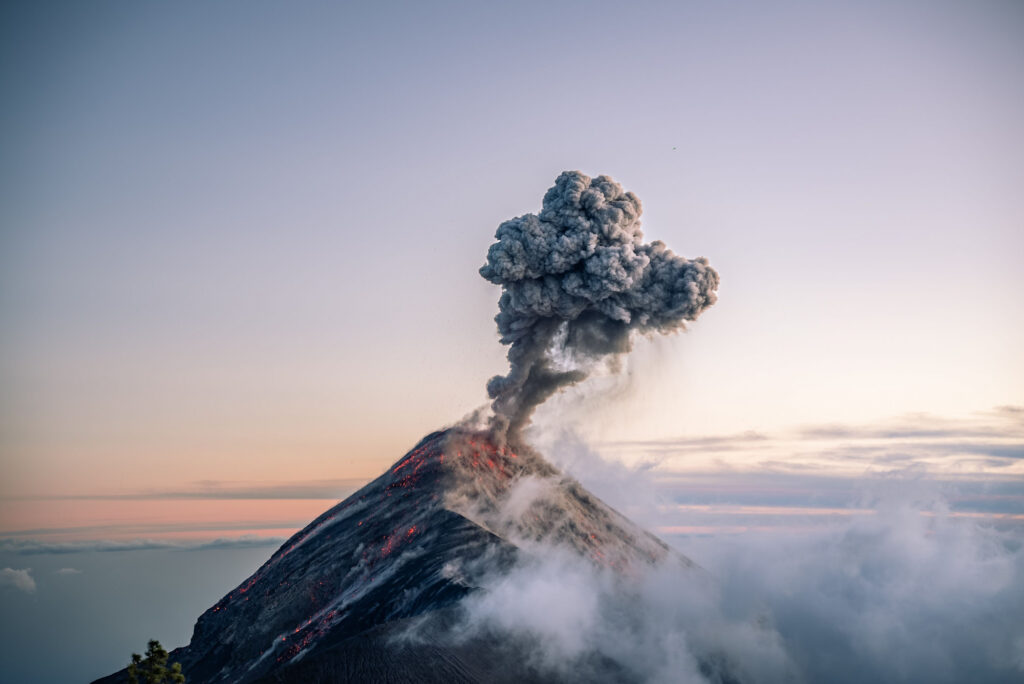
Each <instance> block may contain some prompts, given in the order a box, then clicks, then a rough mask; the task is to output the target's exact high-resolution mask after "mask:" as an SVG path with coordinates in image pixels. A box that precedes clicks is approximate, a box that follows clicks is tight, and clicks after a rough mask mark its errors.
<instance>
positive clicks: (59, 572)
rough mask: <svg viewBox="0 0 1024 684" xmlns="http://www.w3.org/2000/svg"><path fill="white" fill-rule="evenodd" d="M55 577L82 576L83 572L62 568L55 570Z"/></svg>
mask: <svg viewBox="0 0 1024 684" xmlns="http://www.w3.org/2000/svg"><path fill="white" fill-rule="evenodd" d="M53 574H55V575H81V574H82V571H81V570H79V569H77V568H61V569H60V570H54V571H53Z"/></svg>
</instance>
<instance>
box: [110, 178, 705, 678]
mask: <svg viewBox="0 0 1024 684" xmlns="http://www.w3.org/2000/svg"><path fill="white" fill-rule="evenodd" d="M639 216H640V202H639V200H638V199H637V198H636V197H635V196H634V195H633V194H632V193H628V192H624V191H623V190H622V188H621V187H619V186H618V184H616V183H615V182H614V181H612V180H611V179H609V178H607V177H605V176H601V177H598V178H596V179H590V178H588V177H587V176H585V175H583V174H581V173H579V172H566V173H563V174H562V175H561V176H560V177H559V178H558V180H557V181H556V183H555V186H554V187H552V188H551V189H550V190H549V191H548V193H547V194H546V195H545V198H544V203H543V209H542V211H541V212H540V213H539V214H538V215H533V214H528V215H525V216H522V217H519V218H516V219H513V220H511V221H507V222H505V223H503V224H502V225H501V226H500V227H499V229H498V232H497V238H498V241H497V242H496V243H495V244H494V245H492V247H491V249H490V251H489V253H488V260H487V264H486V265H485V266H484V267H483V268H482V269H481V274H482V275H483V276H484V277H485V278H487V279H488V280H490V281H492V282H494V283H497V284H500V285H502V288H503V293H502V295H501V299H500V302H499V308H500V312H499V314H498V316H497V318H496V321H497V323H498V329H499V332H500V333H501V339H502V342H503V343H505V344H508V345H509V347H510V348H509V353H508V358H509V362H510V370H509V373H508V374H507V375H506V376H498V377H496V378H494V379H492V380H491V382H490V383H489V385H488V391H489V393H490V395H491V397H492V399H493V405H492V413H491V414H490V418H489V419H488V420H487V423H486V427H484V428H474V427H470V426H469V425H468V424H463V425H460V426H457V427H454V428H451V429H449V430H445V431H442V432H436V433H433V434H431V435H429V436H427V437H425V438H424V439H423V440H421V441H420V443H419V444H417V445H416V447H415V448H413V449H412V451H410V452H409V453H408V454H406V455H405V456H404V457H403V458H402V459H400V460H399V461H398V462H397V463H395V464H394V465H393V466H392V467H391V468H390V469H389V470H388V471H387V472H385V473H384V474H383V475H381V476H380V477H379V478H377V479H376V480H374V481H373V482H370V483H369V484H367V485H366V486H365V487H363V488H362V489H361V490H359V491H358V492H356V493H355V494H353V495H352V496H350V497H349V498H348V499H346V500H345V501H343V502H341V503H339V504H338V505H337V506H335V507H334V508H332V509H331V510H329V511H327V512H326V513H324V514H323V515H321V516H320V517H319V518H317V519H316V520H314V521H313V522H312V523H311V524H310V525H308V526H307V527H306V528H305V529H303V530H302V531H300V532H298V533H297V534H296V535H294V536H293V537H292V538H291V539H289V540H288V541H287V542H286V543H285V544H284V545H283V546H282V547H281V548H280V549H278V551H277V552H276V553H275V554H274V555H273V556H271V558H270V559H269V560H268V561H267V562H266V563H265V564H264V565H263V566H262V567H261V568H259V569H258V570H257V571H256V572H255V573H254V574H253V575H252V576H251V577H250V578H248V579H247V580H246V581H245V582H243V583H242V584H241V585H239V586H238V587H236V588H235V589H234V590H233V591H231V592H230V593H228V594H227V595H226V596H225V597H224V598H222V599H221V600H220V601H218V602H217V603H216V604H215V605H214V606H212V607H211V608H209V609H208V610H207V611H206V612H205V613H203V615H201V616H200V617H199V620H198V622H197V623H196V626H195V631H194V633H193V636H192V640H191V642H190V643H189V645H188V646H186V647H184V648H180V649H177V650H175V651H174V652H172V654H171V658H172V660H174V661H179V662H181V664H182V666H183V669H184V672H185V674H186V675H187V677H188V681H189V682H193V683H199V682H316V681H324V682H326V681H353V682H375V681H436V682H493V681H545V675H544V673H543V672H540V671H538V670H536V669H535V668H534V667H533V665H532V664H531V663H530V662H529V659H528V658H526V657H525V655H526V654H524V653H523V652H522V648H523V645H522V644H519V645H517V644H513V643H511V641H507V640H503V639H501V638H498V637H495V635H493V634H487V635H484V634H481V635H479V636H478V637H475V638H468V639H466V638H462V639H450V638H448V636H446V635H447V630H448V627H449V626H451V625H452V624H453V623H455V622H457V621H458V619H459V606H460V603H461V602H462V599H464V598H465V597H467V596H468V595H471V594H473V592H476V591H483V589H481V586H483V585H484V584H485V580H486V579H487V578H489V577H491V578H492V577H494V576H495V575H500V574H501V573H503V572H505V571H506V570H508V569H509V568H511V567H513V566H515V565H516V564H517V563H520V562H521V561H522V560H523V559H524V558H527V557H531V556H534V557H535V556H538V555H543V554H547V553H564V554H569V555H572V556H574V557H577V558H580V559H585V562H588V563H590V564H592V565H594V566H595V567H598V568H603V569H606V571H607V572H608V573H610V574H613V575H615V576H617V577H621V578H623V579H624V581H626V580H628V578H629V577H630V576H631V575H633V574H634V573H637V572H639V571H641V570H642V569H643V568H646V567H650V566H653V565H655V564H661V563H674V564H677V565H678V568H679V570H680V572H685V571H686V570H687V569H689V568H692V567H693V564H692V563H691V562H690V561H689V560H687V559H685V558H683V557H682V556H680V555H678V554H676V553H674V552H673V551H671V550H670V549H669V548H668V547H667V546H666V545H665V544H664V543H663V542H661V541H660V540H659V539H657V538H656V537H654V536H653V535H651V534H650V533H648V532H646V531H644V530H642V529H640V528H639V527H637V526H636V525H635V524H633V523H632V522H630V521H629V520H627V519H626V518H625V517H623V516H622V515H620V514H619V513H617V512H616V511H614V510H613V509H611V508H610V507H609V506H607V505H606V504H604V503H603V502H602V501H600V500H599V499H598V498H597V497H595V496H593V495H592V494H590V493H589V492H588V491H587V490H586V489H584V488H583V487H582V486H581V485H580V484H579V483H578V482H577V481H576V480H574V479H573V478H571V477H569V476H566V475H564V474H563V473H561V472H560V471H559V470H558V469H557V468H555V467H554V466H553V465H551V464H550V463H548V462H547V461H546V460H545V459H544V458H543V457H542V456H541V455H540V454H538V453H536V452H535V451H534V450H533V449H531V448H530V447H528V446H527V445H526V442H525V439H524V437H523V434H522V432H523V429H524V428H525V427H526V426H527V425H528V424H529V420H530V416H531V413H532V411H533V409H534V408H535V407H536V406H537V405H539V404H540V403H541V402H542V401H544V399H546V398H547V397H549V396H550V395H551V394H553V393H554V392H556V391H558V390H559V389H561V388H563V387H566V386H568V385H572V384H575V383H577V382H580V381H581V380H583V379H584V378H585V377H586V376H587V375H588V374H589V373H590V372H591V371H592V370H594V369H595V368H597V367H598V366H599V365H600V364H601V363H606V364H607V367H609V368H611V369H612V370H614V369H615V368H616V364H617V360H618V358H619V357H620V356H621V355H622V354H624V353H626V352H627V351H628V350H629V349H630V346H631V340H632V336H633V333H634V332H636V333H640V334H650V333H653V332H672V331H676V330H679V329H681V328H682V326H683V322H684V321H685V320H693V319H695V318H696V317H697V316H698V315H699V313H700V312H701V311H703V309H704V308H706V307H707V306H709V305H710V304H712V303H713V302H714V299H715V293H714V290H715V288H716V287H717V285H718V276H717V274H716V273H715V271H714V270H712V269H711V268H710V267H709V266H708V265H707V262H706V261H704V260H703V259H696V260H688V259H685V258H683V257H679V256H677V255H675V254H673V253H672V252H671V251H669V250H668V249H667V248H666V247H665V246H664V245H663V244H661V243H660V242H655V243H651V244H645V243H643V241H642V238H643V236H642V233H641V232H640V229H639ZM413 628H415V629H413ZM411 632H415V638H412V637H410V636H409V635H410V633H411ZM596 657H600V655H599V654H598V655H597V656H596ZM605 666H606V669H605V671H606V672H608V673H609V675H608V678H609V679H611V680H622V679H623V677H622V676H621V675H622V673H621V672H619V671H617V670H616V666H615V663H614V662H611V661H609V662H608V663H606V664H605ZM122 677H123V673H118V674H116V675H111V676H110V677H108V678H105V679H103V680H99V681H101V682H114V681H120V680H121V678H122Z"/></svg>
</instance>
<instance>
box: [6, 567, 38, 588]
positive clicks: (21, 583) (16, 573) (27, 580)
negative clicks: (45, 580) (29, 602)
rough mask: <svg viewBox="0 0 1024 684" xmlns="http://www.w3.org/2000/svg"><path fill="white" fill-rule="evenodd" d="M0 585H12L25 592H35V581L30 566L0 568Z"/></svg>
mask: <svg viewBox="0 0 1024 684" xmlns="http://www.w3.org/2000/svg"><path fill="white" fill-rule="evenodd" d="M0 587H13V588H14V589H17V590H19V591H23V592H25V593H26V594H32V593H35V590H36V581H35V580H34V579H33V578H32V568H24V569H22V570H15V569H14V568H4V569H3V570H0Z"/></svg>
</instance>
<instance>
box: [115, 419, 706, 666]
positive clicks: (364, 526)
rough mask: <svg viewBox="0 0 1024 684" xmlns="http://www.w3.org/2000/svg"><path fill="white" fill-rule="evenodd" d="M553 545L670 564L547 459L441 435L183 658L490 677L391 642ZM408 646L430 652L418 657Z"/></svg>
mask: <svg viewBox="0 0 1024 684" xmlns="http://www.w3.org/2000/svg"><path fill="white" fill-rule="evenodd" d="M551 546H557V547H562V548H565V549H570V550H572V551H574V552H576V553H579V554H581V555H583V556H585V557H587V558H590V559H591V560H592V561H593V562H595V563H601V564H606V565H609V566H611V567H613V568H616V569H619V570H624V571H628V569H629V568H630V567H631V566H634V565H635V564H638V563H640V564H646V563H652V562H655V561H657V560H659V559H661V558H664V557H665V556H666V555H667V554H668V549H667V547H666V546H665V545H664V544H663V543H662V542H661V541H660V540H658V539H657V538H655V537H654V536H652V535H650V534H648V533H646V532H644V531H642V530H640V529H639V528H637V527H636V526H635V525H633V524H632V523H631V522H630V521H629V520H627V519H626V518H624V517H623V516H621V515H619V514H618V513H617V512H615V511H613V510H612V509H610V508H609V507H608V506H606V505H605V504H604V503H602V502H601V501H600V500H599V499H597V498H596V497H594V496H593V495H591V494H589V493H588V492H587V491H586V490H585V489H583V487H581V486H580V485H579V483H577V482H576V481H575V480H572V479H570V478H566V477H564V476H562V475H561V474H559V473H558V471H557V470H556V469H555V468H553V467H552V466H551V465H549V464H548V463H547V462H546V461H544V460H543V459H542V458H541V457H540V456H538V455H536V454H534V453H532V452H521V453H516V452H515V451H513V450H512V449H510V448H508V447H501V448H498V447H495V446H494V445H493V444H491V443H490V442H489V441H488V440H487V439H486V437H484V436H483V435H481V434H477V433H472V432H466V431H458V430H450V431H446V432H436V433H434V434H431V435H429V436H427V437H426V438H424V439H423V440H422V441H421V442H420V443H419V444H418V445H417V446H416V447H415V448H414V449H413V450H412V451H410V452H409V453H408V454H406V456H405V457H404V458H402V459H401V460H400V461H398V462H397V463H396V464H395V465H394V466H393V467H392V468H391V469H390V470H388V472H386V473H385V474H383V475H382V476H380V477H379V478H377V479H376V480H374V481H373V482H371V483H369V484H368V485H366V486H365V487H363V488H362V489H361V490H359V491H358V492H356V493H355V494H353V495H352V496H350V497H349V498H348V499H346V500H345V501H343V502H341V503H340V504H338V505H337V506H335V507H334V508H332V509H330V510H329V511H327V512H326V513H324V514H323V515H321V516H320V517H319V518H317V519H316V520H314V521H313V522H312V523H311V524H310V525H308V526H307V527H306V528H305V529H303V530H302V531H300V532H298V533H297V534H296V535H295V536H293V537H292V538H291V539H289V540H288V541H287V542H286V543H285V544H284V545H283V546H282V547H281V548H280V549H278V550H277V552H276V553H274V555H273V556H271V558H270V559H269V560H268V561H267V562H266V563H265V564H264V565H263V566H262V567H261V568H260V569H259V570H257V571H256V572H255V573H254V574H253V575H252V576H251V577H250V578H248V579H247V580H246V581H245V582H243V583H242V584H241V585H239V586H238V587H236V588H235V589H234V590H233V591H231V592H230V593H229V594H228V595H227V596H225V597H224V598H222V599H221V600H220V601H218V602H217V604H216V605H214V606H213V607H211V608H210V609H209V610H207V611H206V612H205V613H203V614H202V615H201V616H200V617H199V620H198V621H197V623H196V627H195V631H194V633H193V636H192V640H191V642H190V643H189V645H188V646H186V647H184V648H181V649H177V650H175V651H174V652H173V653H172V658H173V659H174V660H177V661H180V662H181V663H182V666H183V668H184V671H185V673H186V675H187V677H188V681H189V682H190V683H192V684H198V683H201V682H255V681H282V682H283V681H405V680H407V674H408V672H407V671H412V670H410V668H421V670H422V671H423V672H427V671H430V672H433V673H434V675H436V676H437V677H439V679H437V681H480V680H481V677H482V676H483V675H481V674H480V673H479V668H476V667H475V666H474V665H473V663H471V662H469V661H470V660H476V661H480V662H488V661H490V662H494V661H495V659H494V658H490V659H489V658H486V657H481V656H480V652H479V651H480V649H479V647H478V648H477V649H476V651H475V652H474V654H473V658H469V659H467V658H466V657H465V654H462V655H461V656H460V654H459V653H458V652H456V651H454V650H451V649H448V650H446V649H445V648H442V647H436V648H435V647H426V646H417V647H413V646H409V645H406V646H401V647H399V646H390V645H389V644H388V641H387V639H386V638H384V636H383V635H386V634H387V633H389V631H390V629H391V626H393V625H397V624H400V622H401V621H402V620H403V618H409V617H413V616H417V615H421V614H424V613H428V612H436V611H443V609H444V608H445V607H446V606H450V605H451V604H452V603H454V602H455V601H457V600H458V599H460V598H461V597H462V596H464V595H465V594H466V593H467V592H468V591H471V590H472V589H473V587H474V586H475V585H476V582H477V578H478V577H479V576H480V574H481V573H483V572H493V571H495V570H500V569H501V568H502V567H505V566H506V565H508V564H510V563H511V562H513V561H514V559H515V556H516V554H517V553H518V552H519V550H520V549H523V548H526V549H532V548H537V547H543V548H550V547H551ZM683 562H684V563H685V562H687V561H685V559H683ZM389 649H398V650H395V651H394V652H393V653H392V652H391V651H389ZM402 649H405V650H407V651H408V650H410V649H419V650H418V651H417V655H416V658H415V659H413V658H403V657H401V650H402ZM389 653H390V655H389ZM332 654H333V655H332ZM324 663H329V664H328V665H325V664H324ZM360 663H362V664H360ZM413 663H418V664H415V665H414V664H413ZM403 668H404V669H403ZM122 678H123V674H122V673H118V674H116V675H111V677H108V678H105V679H102V680H98V681H99V682H113V681H122Z"/></svg>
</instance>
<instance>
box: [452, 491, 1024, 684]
mask: <svg viewBox="0 0 1024 684" xmlns="http://www.w3.org/2000/svg"><path fill="white" fill-rule="evenodd" d="M941 507H942V502H941V501H935V502H932V504H931V505H930V506H929V509H928V510H926V511H925V510H920V509H918V508H916V507H913V506H908V505H905V504H903V503H901V501H900V497H898V496H894V497H893V498H891V499H889V500H887V501H883V502H880V503H879V508H878V510H877V511H876V512H874V513H872V514H871V515H866V516H859V517H856V518H854V519H849V520H843V521H841V522H839V523H837V524H834V525H831V526H829V527H827V528H824V529H821V530H819V531H817V532H816V533H814V534H804V533H801V534H790V533H785V532H772V533H757V534H746V535H737V536H726V537H702V538H689V539H681V540H677V545H678V546H679V547H680V549H681V550H682V551H683V552H684V553H686V555H688V556H689V557H691V558H692V559H693V560H695V561H696V562H697V563H699V564H701V565H702V566H703V567H704V568H705V569H706V570H707V571H706V572H704V571H701V570H696V571H684V570H682V569H681V568H680V567H678V566H674V565H672V564H671V563H670V564H667V565H662V566H660V567H658V568H653V569H651V570H650V571H648V572H646V573H644V574H641V575H639V576H636V577H632V578H630V579H628V580H623V579H622V578H619V577H615V576H613V575H612V574H611V573H608V572H605V571H602V570H600V569H597V568H594V567H593V566H591V565H590V564H588V563H586V562H582V561H580V560H579V559H572V558H569V557H564V556H561V557H559V556H551V555H544V556H543V557H540V556H538V557H533V558H530V559H527V560H526V561H524V562H523V563H522V564H521V565H520V566H518V567H517V568H516V569H515V570H513V571H512V572H511V573H510V574H506V575H500V576H495V577H494V578H493V579H492V580H491V582H490V583H489V584H487V585H486V586H485V588H484V591H482V592H479V593H477V594H474V595H471V597H470V598H469V599H468V600H467V601H466V602H465V603H464V605H463V607H464V610H465V618H464V624H463V629H465V630H466V632H465V633H468V634H472V633H477V632H479V631H480V630H484V631H486V632H490V633H492V634H494V635H497V636H499V637H504V638H509V639H514V640H517V641H520V642H524V643H527V644H529V645H531V646H532V648H531V649H530V650H531V652H532V653H533V654H534V657H535V659H536V660H535V662H534V663H533V665H534V666H535V667H537V668H539V669H541V670H547V671H551V672H554V673H556V674H558V675H560V676H564V677H574V678H578V677H579V675H580V673H581V672H583V673H585V676H584V677H583V679H585V680H593V681H603V680H602V676H601V674H600V673H601V672H602V671H603V672H605V673H607V669H606V668H607V664H606V663H605V664H602V665H601V667H600V668H598V669H597V670H594V671H592V672H591V671H588V670H587V668H589V667H593V665H594V663H595V659H596V662H599V663H601V662H603V660H601V659H611V661H613V662H614V667H615V668H617V669H615V675H614V676H612V677H611V678H610V680H619V681H637V682H666V683H667V682H676V683H679V682H682V683H686V682H693V683H704V682H708V683H710V682H720V681H723V680H727V679H728V678H730V677H732V678H734V679H733V681H739V682H743V683H745V684H756V683H764V684H775V683H777V682H824V681H828V682H837V683H840V684H842V683H847V682H848V683H850V684H854V683H857V682H864V681H878V682H897V681H898V682H922V683H924V682H928V683H934V682H951V683H952V682H960V681H972V682H1010V681H1019V679H1018V678H1019V677H1022V676H1024V623H1022V622H1021V621H1020V619H1019V616H1020V615H1024V549H1022V543H1021V542H1022V541H1024V540H1022V538H1021V536H1020V535H1019V534H1012V533H1009V532H1000V531H997V530H994V529H992V528H990V527H985V526H979V525H977V524H975V523H974V522H973V521H965V520H958V519H954V518H949V517H944V516H941V515H939V516H936V515H934V512H935V510H937V509H941ZM606 679H608V678H607V677H606Z"/></svg>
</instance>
